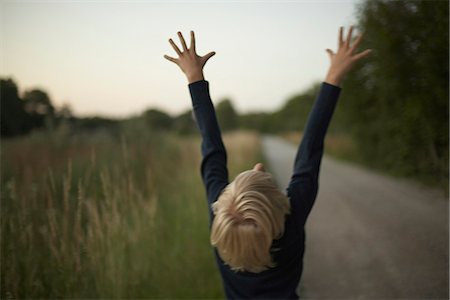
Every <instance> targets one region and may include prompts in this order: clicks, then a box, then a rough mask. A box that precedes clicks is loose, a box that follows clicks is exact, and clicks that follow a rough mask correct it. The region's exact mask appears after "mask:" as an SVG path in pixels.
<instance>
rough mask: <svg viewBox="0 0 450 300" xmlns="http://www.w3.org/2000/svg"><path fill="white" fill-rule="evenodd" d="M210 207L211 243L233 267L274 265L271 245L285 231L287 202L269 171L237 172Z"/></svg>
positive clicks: (255, 268)
mask: <svg viewBox="0 0 450 300" xmlns="http://www.w3.org/2000/svg"><path fill="white" fill-rule="evenodd" d="M212 209H213V212H214V215H215V216H214V220H213V223H212V228H211V244H212V245H213V246H214V247H216V248H217V250H218V253H219V255H220V257H221V258H222V260H223V261H224V262H225V263H226V264H227V265H229V266H230V268H231V269H232V270H234V271H248V272H253V273H259V272H262V271H264V270H267V269H268V268H270V267H274V266H275V263H274V262H273V261H272V257H271V254H270V247H271V245H272V241H273V240H274V239H277V238H280V237H281V236H282V235H283V233H284V222H285V216H286V214H289V210H290V204H289V199H288V198H287V197H286V196H285V195H284V194H283V193H282V192H281V191H280V190H279V189H278V187H277V186H276V183H275V181H274V180H273V177H272V175H271V174H270V173H267V172H261V171H255V170H249V171H245V172H242V173H240V174H239V175H238V176H236V178H235V179H234V180H233V182H231V183H230V184H229V185H228V186H227V187H226V188H225V189H224V190H223V192H222V194H221V195H220V196H219V198H218V199H217V201H216V202H214V203H213V204H212Z"/></svg>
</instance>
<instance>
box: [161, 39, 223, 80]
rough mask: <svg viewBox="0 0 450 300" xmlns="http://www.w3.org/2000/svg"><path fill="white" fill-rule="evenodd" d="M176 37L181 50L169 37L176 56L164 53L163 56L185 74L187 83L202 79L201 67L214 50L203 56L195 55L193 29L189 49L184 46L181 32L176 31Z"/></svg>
mask: <svg viewBox="0 0 450 300" xmlns="http://www.w3.org/2000/svg"><path fill="white" fill-rule="evenodd" d="M178 37H179V38H180V41H181V45H182V46H183V51H181V50H180V48H178V46H177V45H176V44H175V43H174V41H173V40H172V39H169V43H170V44H171V45H172V48H173V49H174V50H175V52H176V53H177V54H178V58H174V57H170V56H168V55H164V58H166V59H167V60H170V61H171V62H174V63H176V64H177V65H178V66H179V67H180V69H181V70H182V71H183V73H184V74H185V75H186V77H187V79H188V82H189V83H192V82H195V81H199V80H203V79H204V77H203V67H204V65H205V64H206V62H207V61H208V59H210V58H211V57H212V56H213V55H214V54H216V52H209V53H208V54H206V55H204V56H199V55H197V53H196V52H195V36H194V32H193V31H191V45H190V47H189V49H188V47H187V46H186V42H185V40H184V38H183V35H182V34H181V32H178Z"/></svg>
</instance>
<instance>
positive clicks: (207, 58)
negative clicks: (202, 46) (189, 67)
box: [202, 51, 216, 64]
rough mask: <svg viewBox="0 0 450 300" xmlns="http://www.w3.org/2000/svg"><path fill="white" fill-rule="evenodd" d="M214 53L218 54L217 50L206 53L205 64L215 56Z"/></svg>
mask: <svg viewBox="0 0 450 300" xmlns="http://www.w3.org/2000/svg"><path fill="white" fill-rule="evenodd" d="M214 55H216V52H214V51H213V52H209V53H208V54H206V55H205V56H203V57H202V58H203V64H206V62H207V61H208V60H209V59H210V58H211V57H213V56H214Z"/></svg>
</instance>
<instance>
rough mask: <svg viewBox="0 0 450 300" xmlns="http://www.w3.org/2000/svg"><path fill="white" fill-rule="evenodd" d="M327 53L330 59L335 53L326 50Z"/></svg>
mask: <svg viewBox="0 0 450 300" xmlns="http://www.w3.org/2000/svg"><path fill="white" fill-rule="evenodd" d="M325 51H327V53H328V55H329V56H330V58H331V57H332V56H333V55H334V52H333V51H332V50H331V49H328V48H327V49H325Z"/></svg>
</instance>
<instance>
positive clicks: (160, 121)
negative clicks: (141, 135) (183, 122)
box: [144, 109, 172, 131]
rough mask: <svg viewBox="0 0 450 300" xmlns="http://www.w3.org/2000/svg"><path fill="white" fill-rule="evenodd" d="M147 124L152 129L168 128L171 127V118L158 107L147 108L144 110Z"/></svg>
mask: <svg viewBox="0 0 450 300" xmlns="http://www.w3.org/2000/svg"><path fill="white" fill-rule="evenodd" d="M144 118H145V120H146V122H147V125H148V126H149V127H150V128H151V129H152V130H155V131H156V130H169V129H171V128H172V118H171V117H170V116H169V115H168V114H166V113H165V112H163V111H161V110H158V109H148V110H147V111H145V112H144Z"/></svg>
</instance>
